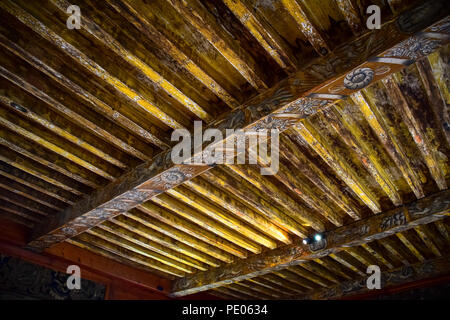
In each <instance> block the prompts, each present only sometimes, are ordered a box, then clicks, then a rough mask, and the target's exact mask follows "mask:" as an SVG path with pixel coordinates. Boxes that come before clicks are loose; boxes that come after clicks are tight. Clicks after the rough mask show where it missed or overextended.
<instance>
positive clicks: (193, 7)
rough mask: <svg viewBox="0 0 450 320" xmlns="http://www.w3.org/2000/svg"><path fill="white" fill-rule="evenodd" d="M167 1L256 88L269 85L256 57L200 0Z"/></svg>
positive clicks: (259, 88) (263, 87)
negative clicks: (222, 26) (242, 46)
mask: <svg viewBox="0 0 450 320" xmlns="http://www.w3.org/2000/svg"><path fill="white" fill-rule="evenodd" d="M167 1H168V2H169V3H170V4H171V5H172V6H173V7H174V8H175V9H176V10H177V11H178V12H179V13H180V14H181V15H182V16H183V17H184V18H185V19H187V20H188V21H189V23H191V24H192V25H193V26H195V27H196V28H197V30H198V31H199V32H200V33H201V34H202V35H203V36H204V37H205V38H206V39H207V40H208V41H209V42H210V43H211V44H212V45H213V46H214V47H215V48H216V49H217V51H219V53H220V54H222V55H223V56H224V57H225V58H226V59H227V60H228V61H229V62H230V63H231V64H232V65H233V66H234V67H235V68H236V70H237V71H239V73H240V74H241V75H242V76H243V77H244V78H245V79H246V80H247V81H248V82H249V83H250V84H251V85H252V86H253V87H254V88H255V89H257V90H261V89H265V88H267V87H268V86H267V84H266V82H265V79H264V77H262V75H261V73H262V72H261V71H260V68H259V66H258V65H257V64H256V62H255V61H254V59H253V58H252V57H251V56H250V55H249V54H248V53H247V52H245V51H243V50H242V49H241V48H239V46H238V45H237V43H236V42H235V41H234V39H232V38H231V36H230V35H229V34H228V33H227V32H225V31H224V30H222V29H221V27H220V26H218V25H217V23H215V21H214V19H213V17H212V16H211V14H210V13H209V12H207V10H206V8H205V7H204V6H203V5H202V4H201V3H200V2H199V1H198V0H190V1H189V3H187V2H184V1H180V0H167Z"/></svg>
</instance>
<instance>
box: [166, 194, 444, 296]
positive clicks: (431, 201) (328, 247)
mask: <svg viewBox="0 0 450 320" xmlns="http://www.w3.org/2000/svg"><path fill="white" fill-rule="evenodd" d="M449 215H450V191H449V190H446V191H441V192H439V193H436V194H434V195H432V196H429V197H426V198H423V199H420V200H417V201H415V202H412V203H410V204H407V205H404V206H401V207H398V208H395V209H393V210H389V211H387V212H384V213H381V214H377V215H372V216H370V217H368V218H366V219H363V220H359V221H357V222H354V223H352V224H349V225H346V226H343V227H340V228H338V229H335V230H334V231H330V232H328V233H326V235H325V238H324V240H322V241H320V242H315V243H312V244H310V245H309V246H308V245H304V244H303V243H302V242H301V239H299V240H297V241H295V242H294V243H293V244H291V245H288V246H284V247H280V248H278V249H275V250H271V251H267V252H265V253H263V254H259V255H256V256H252V257H249V258H247V259H245V260H240V261H237V262H235V263H232V264H229V265H227V266H224V267H222V268H220V269H219V270H210V271H207V272H200V273H197V274H195V275H192V276H188V277H185V278H182V279H179V280H177V281H175V282H174V285H173V292H172V295H173V296H184V295H188V294H192V293H195V292H200V291H204V290H209V289H212V288H216V287H218V286H221V285H225V284H229V283H233V282H237V281H242V280H246V279H250V278H253V277H257V276H261V275H264V274H267V273H270V272H275V271H277V270H281V269H285V268H287V267H292V266H295V265H299V264H301V263H303V262H305V261H308V260H314V259H317V258H320V257H324V256H327V255H330V254H335V253H337V252H339V251H342V250H345V248H348V247H354V246H358V245H361V244H364V243H367V242H370V241H373V240H378V239H382V238H385V237H388V236H390V235H392V234H393V233H398V232H402V231H405V230H408V229H411V228H414V227H417V226H419V225H423V224H427V223H430V222H433V221H437V220H440V219H442V218H444V217H445V216H449Z"/></svg>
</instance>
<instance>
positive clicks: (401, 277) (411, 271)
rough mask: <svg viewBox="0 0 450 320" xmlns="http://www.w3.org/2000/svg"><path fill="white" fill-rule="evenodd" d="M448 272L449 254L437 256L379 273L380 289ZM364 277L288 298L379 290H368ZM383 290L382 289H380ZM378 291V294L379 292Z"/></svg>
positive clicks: (331, 297)
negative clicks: (436, 257) (433, 258)
mask: <svg viewBox="0 0 450 320" xmlns="http://www.w3.org/2000/svg"><path fill="white" fill-rule="evenodd" d="M449 273H450V256H446V257H442V258H438V259H435V260H428V261H425V262H419V263H416V264H413V265H410V266H402V267H400V268H397V269H394V270H389V271H385V272H382V273H381V286H382V290H384V289H388V288H392V287H396V286H403V285H406V284H409V283H412V282H416V281H422V280H424V279H429V278H434V277H441V276H447V278H448V276H449ZM366 279H367V276H366V277H361V278H359V279H356V280H350V281H346V282H343V283H340V284H338V285H335V286H332V287H329V288H321V289H318V290H314V291H313V292H311V293H309V294H306V295H301V296H298V297H292V296H291V297H289V298H290V299H302V300H303V299H307V300H321V299H327V300H329V299H337V298H342V297H344V296H353V295H359V294H363V293H369V292H371V293H374V294H375V293H377V291H378V292H379V291H381V290H370V289H368V288H367V285H366ZM381 292H383V291H381ZM381 292H380V294H381Z"/></svg>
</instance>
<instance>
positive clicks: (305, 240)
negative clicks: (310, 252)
mask: <svg viewBox="0 0 450 320" xmlns="http://www.w3.org/2000/svg"><path fill="white" fill-rule="evenodd" d="M302 242H303V244H304V245H307V244H310V243H311V239H310V238H305V239H303V241H302Z"/></svg>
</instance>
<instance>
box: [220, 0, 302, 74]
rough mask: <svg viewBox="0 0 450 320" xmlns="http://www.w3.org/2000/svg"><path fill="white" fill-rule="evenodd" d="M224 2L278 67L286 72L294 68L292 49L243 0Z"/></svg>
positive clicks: (294, 59)
mask: <svg viewBox="0 0 450 320" xmlns="http://www.w3.org/2000/svg"><path fill="white" fill-rule="evenodd" d="M224 3H225V4H226V5H227V6H228V8H229V9H230V10H231V11H232V12H233V14H234V15H235V16H236V17H237V18H238V19H239V20H240V21H241V23H242V24H243V25H244V26H245V27H246V28H247V29H248V31H250V33H251V34H252V35H253V37H255V39H256V40H257V41H258V42H259V43H260V44H261V46H262V47H263V48H264V49H265V50H266V51H267V53H268V54H269V55H270V56H271V57H272V58H273V59H274V60H275V61H276V62H277V63H278V65H280V67H282V68H283V69H286V71H288V72H292V71H294V70H295V69H296V64H297V63H296V60H297V59H296V58H295V56H294V55H293V53H292V50H291V49H290V48H289V46H288V44H287V43H286V42H285V41H284V40H283V38H281V37H280V36H279V35H278V34H277V33H276V31H275V30H273V29H272V27H271V26H270V24H268V23H267V22H266V21H265V20H264V18H262V17H260V16H258V15H257V13H256V12H255V11H254V10H253V11H252V9H250V8H249V6H248V4H247V3H246V2H245V1H233V0H224Z"/></svg>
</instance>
